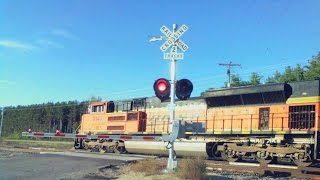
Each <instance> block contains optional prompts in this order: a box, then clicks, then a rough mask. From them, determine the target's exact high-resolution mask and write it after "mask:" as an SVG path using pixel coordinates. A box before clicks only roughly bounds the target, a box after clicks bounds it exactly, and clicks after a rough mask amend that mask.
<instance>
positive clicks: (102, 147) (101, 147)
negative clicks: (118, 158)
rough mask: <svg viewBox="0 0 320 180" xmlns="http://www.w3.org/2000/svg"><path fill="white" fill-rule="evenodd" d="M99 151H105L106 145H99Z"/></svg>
mask: <svg viewBox="0 0 320 180" xmlns="http://www.w3.org/2000/svg"><path fill="white" fill-rule="evenodd" d="M99 152H100V153H106V152H107V147H106V146H100V147H99Z"/></svg>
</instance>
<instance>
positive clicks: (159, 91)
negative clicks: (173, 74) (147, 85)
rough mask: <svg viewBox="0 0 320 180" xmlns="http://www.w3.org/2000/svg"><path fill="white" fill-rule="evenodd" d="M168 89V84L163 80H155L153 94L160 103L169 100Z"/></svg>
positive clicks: (169, 86)
mask: <svg viewBox="0 0 320 180" xmlns="http://www.w3.org/2000/svg"><path fill="white" fill-rule="evenodd" d="M170 88H171V85H170V82H169V81H168V80H167V79H165V78H160V79H157V80H156V81H155V82H154V84H153V89H154V92H155V94H156V96H157V97H158V98H159V99H160V100H161V101H164V100H167V99H169V97H170Z"/></svg>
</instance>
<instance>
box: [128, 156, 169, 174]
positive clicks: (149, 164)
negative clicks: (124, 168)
mask: <svg viewBox="0 0 320 180" xmlns="http://www.w3.org/2000/svg"><path fill="white" fill-rule="evenodd" d="M165 168H166V162H165V161H160V160H155V159H145V160H141V161H137V162H136V163H134V164H132V165H131V166H130V170H131V171H133V172H141V173H144V174H145V176H150V175H158V174H161V173H162V170H163V169H165Z"/></svg>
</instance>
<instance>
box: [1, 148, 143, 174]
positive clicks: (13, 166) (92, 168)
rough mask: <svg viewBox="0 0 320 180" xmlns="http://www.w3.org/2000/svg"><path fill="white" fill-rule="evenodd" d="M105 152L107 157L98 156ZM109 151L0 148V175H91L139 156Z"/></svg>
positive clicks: (136, 158) (137, 158)
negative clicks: (120, 156)
mask: <svg viewBox="0 0 320 180" xmlns="http://www.w3.org/2000/svg"><path fill="white" fill-rule="evenodd" d="M101 156H105V157H108V156H109V158H100V157H101ZM111 156H113V155H109V154H93V153H60V154H59V153H57V152H54V153H48V152H46V153H40V154H39V153H33V154H30V153H21V152H20V153H19V152H8V151H0V179H92V177H91V178H90V176H89V177H88V175H90V174H94V173H95V172H97V170H98V169H99V167H103V166H109V165H119V164H122V163H124V162H125V161H127V160H139V159H142V158H143V156H141V157H134V156H128V158H125V157H124V158H122V159H121V158H119V156H118V157H116V158H115V159H116V160H115V159H112V158H111Z"/></svg>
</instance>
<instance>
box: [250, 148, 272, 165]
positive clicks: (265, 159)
mask: <svg viewBox="0 0 320 180" xmlns="http://www.w3.org/2000/svg"><path fill="white" fill-rule="evenodd" d="M254 156H255V159H256V160H257V161H258V162H259V163H260V164H262V165H266V164H270V163H271V162H272V160H273V158H272V157H271V156H270V155H269V153H268V152H266V151H258V152H257V154H255V155H254Z"/></svg>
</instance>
